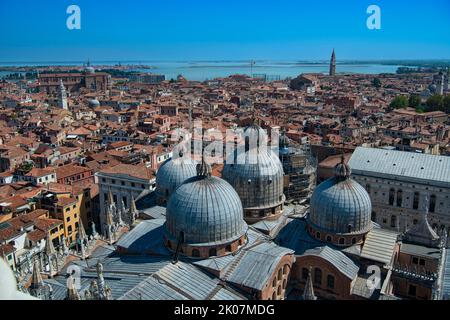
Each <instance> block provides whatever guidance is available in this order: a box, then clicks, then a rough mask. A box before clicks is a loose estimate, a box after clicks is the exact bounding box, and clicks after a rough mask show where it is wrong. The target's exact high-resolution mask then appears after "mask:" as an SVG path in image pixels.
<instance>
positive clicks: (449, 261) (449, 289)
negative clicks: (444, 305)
mask: <svg viewBox="0 0 450 320" xmlns="http://www.w3.org/2000/svg"><path fill="white" fill-rule="evenodd" d="M441 290H442V299H443V300H450V254H449V252H448V249H446V257H445V262H444V273H443V277H442V289H441Z"/></svg>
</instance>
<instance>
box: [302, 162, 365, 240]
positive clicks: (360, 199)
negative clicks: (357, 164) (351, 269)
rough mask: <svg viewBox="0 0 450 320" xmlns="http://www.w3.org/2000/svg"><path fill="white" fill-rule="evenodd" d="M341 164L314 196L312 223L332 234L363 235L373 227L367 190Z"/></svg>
mask: <svg viewBox="0 0 450 320" xmlns="http://www.w3.org/2000/svg"><path fill="white" fill-rule="evenodd" d="M349 172H350V168H349V167H348V165H344V164H343V163H340V164H338V165H337V166H336V168H335V176H334V177H332V178H330V179H328V180H326V181H324V182H322V183H321V184H320V185H319V186H318V187H317V188H316V189H315V190H314V193H313V195H312V197H311V202H310V212H309V216H308V220H309V224H310V225H311V226H312V227H314V228H315V229H316V230H320V231H324V232H327V233H331V234H363V233H367V232H368V231H369V230H370V229H371V228H372V222H371V214H372V203H371V200H370V196H369V194H368V193H367V191H366V190H365V189H364V188H363V187H362V186H361V185H360V184H359V183H358V182H356V181H354V180H353V179H350V177H349Z"/></svg>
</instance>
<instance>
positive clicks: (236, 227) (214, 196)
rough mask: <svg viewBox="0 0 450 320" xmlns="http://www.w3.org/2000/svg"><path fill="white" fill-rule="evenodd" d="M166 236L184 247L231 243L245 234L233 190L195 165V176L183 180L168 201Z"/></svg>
mask: <svg viewBox="0 0 450 320" xmlns="http://www.w3.org/2000/svg"><path fill="white" fill-rule="evenodd" d="M165 226H166V236H167V238H168V239H170V240H174V241H177V239H179V236H180V234H183V244H186V245H191V246H195V245H198V246H214V245H220V244H226V243H230V242H232V241H235V240H237V239H239V238H241V237H242V236H243V235H245V233H246V232H247V228H248V227H247V224H246V223H245V221H244V219H243V209H242V204H241V201H240V199H239V196H238V194H237V193H236V191H235V190H234V189H233V187H232V186H231V185H230V184H229V183H228V182H226V181H225V180H223V179H220V178H217V177H213V176H211V175H210V172H208V170H203V168H202V167H201V165H198V175H197V176H196V177H193V178H190V179H188V180H186V181H185V182H184V183H183V184H182V185H181V186H180V187H179V188H178V189H177V190H176V191H175V192H174V194H173V195H172V196H171V197H170V200H169V202H168V205H167V213H166V225H165Z"/></svg>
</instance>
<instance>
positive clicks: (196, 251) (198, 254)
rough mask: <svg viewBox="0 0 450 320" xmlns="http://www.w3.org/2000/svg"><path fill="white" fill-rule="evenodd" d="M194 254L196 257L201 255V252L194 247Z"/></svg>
mask: <svg viewBox="0 0 450 320" xmlns="http://www.w3.org/2000/svg"><path fill="white" fill-rule="evenodd" d="M192 256H193V257H194V258H198V257H200V252H199V251H198V249H192Z"/></svg>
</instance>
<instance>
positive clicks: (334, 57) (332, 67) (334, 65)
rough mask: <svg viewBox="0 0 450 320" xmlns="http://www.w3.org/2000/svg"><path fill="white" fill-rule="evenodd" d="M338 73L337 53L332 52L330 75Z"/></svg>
mask: <svg viewBox="0 0 450 320" xmlns="http://www.w3.org/2000/svg"><path fill="white" fill-rule="evenodd" d="M335 75H336V55H335V54H334V49H333V53H332V54H331V62H330V76H335Z"/></svg>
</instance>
